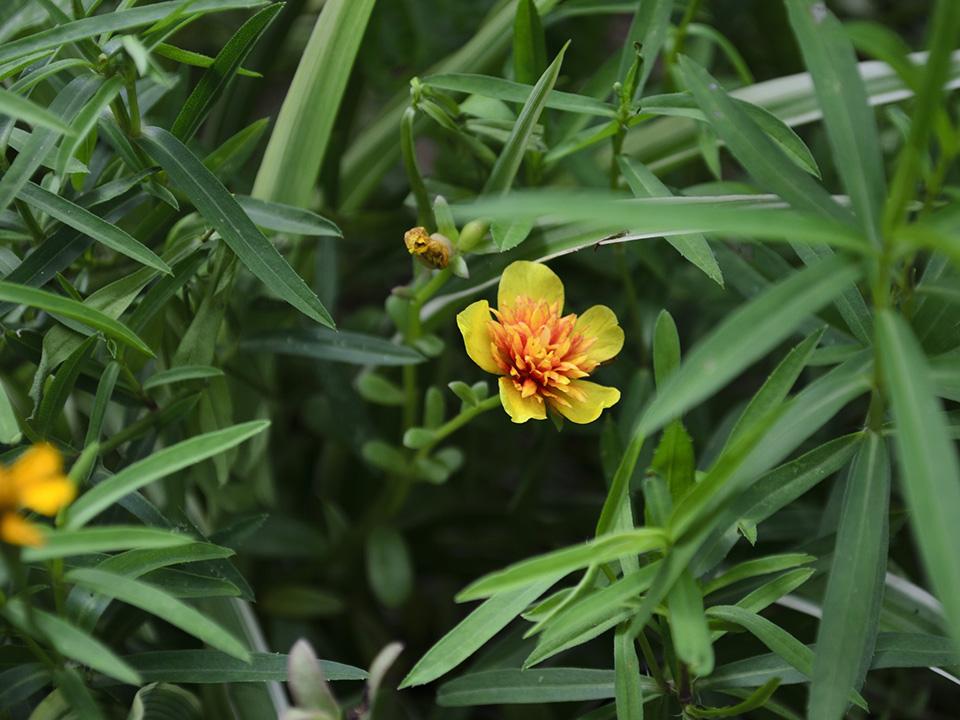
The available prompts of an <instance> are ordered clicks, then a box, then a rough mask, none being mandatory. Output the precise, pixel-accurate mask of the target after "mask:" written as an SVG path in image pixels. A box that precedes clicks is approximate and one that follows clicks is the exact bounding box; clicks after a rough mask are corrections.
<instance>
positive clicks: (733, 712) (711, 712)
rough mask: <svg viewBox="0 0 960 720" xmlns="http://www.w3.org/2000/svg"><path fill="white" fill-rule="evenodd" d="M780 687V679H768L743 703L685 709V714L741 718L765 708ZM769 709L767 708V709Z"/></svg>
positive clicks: (699, 716)
mask: <svg viewBox="0 0 960 720" xmlns="http://www.w3.org/2000/svg"><path fill="white" fill-rule="evenodd" d="M778 687H780V678H770V679H769V680H767V682H765V683H764V684H763V685H761V686H760V687H758V688H757V689H756V690H755V691H754V692H752V693H750V695H749V697H747V698H746V699H745V700H744V701H743V702H740V703H737V704H736V705H731V706H729V707H721V708H709V709H701V708H690V707H687V708H685V712H686V713H687V714H688V715H690V717H694V718H724V717H733V718H736V717H742V716H743V714H744V713H748V712H752V711H753V710H758V709H760V708H763V707H764V706H766V704H767V701H768V700H769V699H770V698H771V697H772V696H773V693H774V692H775V691H776V689H777V688H778ZM768 709H769V708H768Z"/></svg>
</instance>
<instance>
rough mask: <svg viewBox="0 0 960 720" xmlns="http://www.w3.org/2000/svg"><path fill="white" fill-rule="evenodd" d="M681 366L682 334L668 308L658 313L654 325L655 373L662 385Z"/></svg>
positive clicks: (658, 382) (655, 377)
mask: <svg viewBox="0 0 960 720" xmlns="http://www.w3.org/2000/svg"><path fill="white" fill-rule="evenodd" d="M679 367H680V334H679V333H678V332H677V323H676V322H675V321H674V319H673V315H671V314H670V313H669V312H667V311H666V310H661V311H660V313H659V314H658V315H657V322H656V324H655V325H654V326H653V374H654V379H655V380H656V383H657V387H661V386H662V385H663V384H664V383H665V382H666V381H667V378H669V377H670V376H671V375H672V374H673V373H674V372H676V370H677V368H679Z"/></svg>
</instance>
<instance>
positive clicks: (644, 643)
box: [637, 631, 670, 695]
mask: <svg viewBox="0 0 960 720" xmlns="http://www.w3.org/2000/svg"><path fill="white" fill-rule="evenodd" d="M637 645H638V646H639V647H640V652H641V653H643V659H644V661H645V662H646V663H647V667H648V668H650V674H651V675H653V679H654V680H656V682H657V687H659V688H660V692H662V693H663V694H664V695H667V694H668V693H669V692H670V686H669V685H667V679H666V678H665V677H664V676H663V668H661V667H660V663H659V662H657V656H656V655H655V654H654V652H653V647H652V646H651V645H650V641H649V640H647V634H646V632H642V631H641V632H640V634H639V635H637Z"/></svg>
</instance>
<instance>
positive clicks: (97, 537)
mask: <svg viewBox="0 0 960 720" xmlns="http://www.w3.org/2000/svg"><path fill="white" fill-rule="evenodd" d="M192 542H195V541H194V539H193V538H192V537H190V536H189V535H183V534H180V533H175V532H170V531H169V530H160V529H157V528H148V527H141V526H139V525H129V526H128V525H109V526H104V527H93V528H84V529H82V530H51V531H49V532H47V533H46V534H45V535H44V542H43V545H39V546H37V547H29V548H25V549H24V550H23V553H22V557H23V561H24V562H39V561H41V560H52V559H54V558H66V557H73V556H75V555H90V554H92V553H104V552H112V551H115V550H129V549H131V548H167V547H174V546H176V545H186V544H188V543H192Z"/></svg>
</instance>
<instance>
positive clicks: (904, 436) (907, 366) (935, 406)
mask: <svg viewBox="0 0 960 720" xmlns="http://www.w3.org/2000/svg"><path fill="white" fill-rule="evenodd" d="M876 342H877V351H878V353H879V356H880V359H879V363H880V371H881V376H882V378H883V380H884V385H885V388H886V390H887V393H888V394H889V397H890V406H891V409H892V411H893V420H894V422H895V424H896V429H895V432H894V442H895V444H896V447H897V460H898V464H899V466H900V479H901V489H902V491H903V493H904V495H905V496H906V500H907V508H908V509H909V511H910V515H911V518H910V520H911V526H912V528H913V532H914V535H915V537H916V539H917V543H918V545H919V546H920V554H921V557H922V558H923V563H924V566H925V567H926V570H927V574H928V576H929V577H930V579H931V581H932V583H933V587H934V589H935V591H936V595H937V597H938V598H939V600H940V602H942V603H943V611H944V616H945V617H946V620H947V624H948V627H949V628H950V633H951V635H952V636H953V638H954V641H955V642H956V643H957V647H958V648H960V565H958V564H957V562H956V548H957V547H960V525H958V523H957V522H956V518H957V517H958V513H960V465H958V463H957V454H956V450H955V449H954V444H953V441H952V440H951V439H950V435H949V433H948V431H947V428H946V421H945V418H944V416H943V411H942V410H941V408H940V406H939V403H938V402H937V400H936V398H935V397H934V393H933V387H932V385H931V382H930V378H929V376H928V373H929V370H928V367H927V362H926V359H925V358H924V356H923V351H922V350H921V348H920V345H919V343H918V342H917V340H916V338H915V337H914V336H913V333H912V332H911V331H910V328H909V326H908V325H907V323H906V321H905V320H904V319H903V318H901V317H900V316H899V315H896V314H894V313H893V312H892V311H891V310H881V311H879V312H877V315H876Z"/></svg>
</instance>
